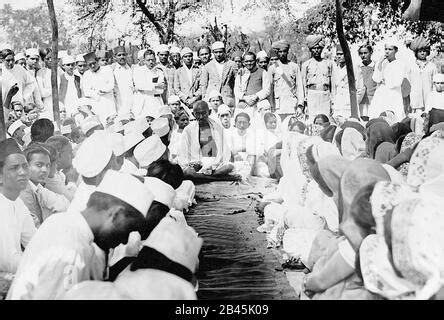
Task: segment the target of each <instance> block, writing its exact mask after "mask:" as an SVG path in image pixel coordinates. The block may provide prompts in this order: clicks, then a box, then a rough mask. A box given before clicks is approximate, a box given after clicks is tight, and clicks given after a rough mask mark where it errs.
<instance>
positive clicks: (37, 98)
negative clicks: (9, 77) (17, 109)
mask: <svg viewBox="0 0 444 320" xmlns="http://www.w3.org/2000/svg"><path fill="white" fill-rule="evenodd" d="M25 56H26V66H25V67H24V68H25V69H26V70H28V72H29V74H30V75H31V76H32V79H33V82H34V84H33V91H32V97H31V98H30V99H29V100H28V101H25V103H30V102H32V103H34V104H35V105H36V106H37V108H39V109H41V108H43V100H42V95H41V93H40V89H39V85H38V84H37V71H39V70H40V52H39V50H38V49H36V48H30V49H27V50H26V52H25Z"/></svg>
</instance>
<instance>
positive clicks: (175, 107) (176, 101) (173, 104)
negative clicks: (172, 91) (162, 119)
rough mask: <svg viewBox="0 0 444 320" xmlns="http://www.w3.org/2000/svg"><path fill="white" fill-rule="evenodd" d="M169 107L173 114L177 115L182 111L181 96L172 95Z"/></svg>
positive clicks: (169, 99)
mask: <svg viewBox="0 0 444 320" xmlns="http://www.w3.org/2000/svg"><path fill="white" fill-rule="evenodd" d="M168 107H170V109H171V112H172V113H173V114H177V113H178V112H179V111H180V98H179V96H176V95H172V96H169V97H168Z"/></svg>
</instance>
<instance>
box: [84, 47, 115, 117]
mask: <svg viewBox="0 0 444 320" xmlns="http://www.w3.org/2000/svg"><path fill="white" fill-rule="evenodd" d="M84 59H85V61H86V63H87V64H88V66H89V70H88V71H86V72H85V74H84V75H83V79H82V81H83V83H82V85H83V90H84V94H85V97H88V98H91V99H93V102H94V103H93V106H92V108H93V112H94V113H95V114H96V115H98V116H99V118H100V121H101V122H102V124H104V125H105V124H106V122H107V119H108V118H109V117H111V116H113V115H114V114H116V104H115V102H114V74H113V70H112V69H111V68H110V67H109V66H100V65H99V60H98V59H97V57H96V55H95V53H94V52H90V53H88V54H86V55H85V56H84Z"/></svg>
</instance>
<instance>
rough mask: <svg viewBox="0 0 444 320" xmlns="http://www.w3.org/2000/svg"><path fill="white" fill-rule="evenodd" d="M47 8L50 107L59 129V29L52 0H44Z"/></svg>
mask: <svg viewBox="0 0 444 320" xmlns="http://www.w3.org/2000/svg"><path fill="white" fill-rule="evenodd" d="M46 1H47V4H48V10H49V18H50V20H51V27H52V65H51V87H52V108H53V112H54V120H55V122H56V123H57V127H58V130H60V128H61V126H60V112H59V88H58V84H57V67H58V63H57V61H58V59H57V56H58V53H59V48H58V44H59V30H58V26H57V17H56V14H55V9H54V2H53V0H46Z"/></svg>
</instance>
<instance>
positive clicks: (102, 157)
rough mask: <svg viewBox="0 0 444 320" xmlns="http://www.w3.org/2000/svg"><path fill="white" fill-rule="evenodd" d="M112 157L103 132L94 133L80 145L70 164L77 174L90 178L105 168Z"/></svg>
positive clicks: (111, 151)
mask: <svg viewBox="0 0 444 320" xmlns="http://www.w3.org/2000/svg"><path fill="white" fill-rule="evenodd" d="M112 155H113V150H112V148H111V147H110V146H109V144H108V143H106V135H105V134H104V131H95V132H94V133H93V134H92V135H91V136H90V137H88V138H86V140H85V141H83V143H82V144H81V145H80V147H79V149H78V150H77V153H76V156H75V157H74V159H73V161H72V164H73V166H74V168H75V169H76V170H77V172H78V173H79V174H81V175H82V176H84V177H86V178H92V177H95V176H97V175H98V174H99V173H100V172H102V171H103V169H105V168H106V166H107V165H108V163H109V161H110V160H111V157H112Z"/></svg>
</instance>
